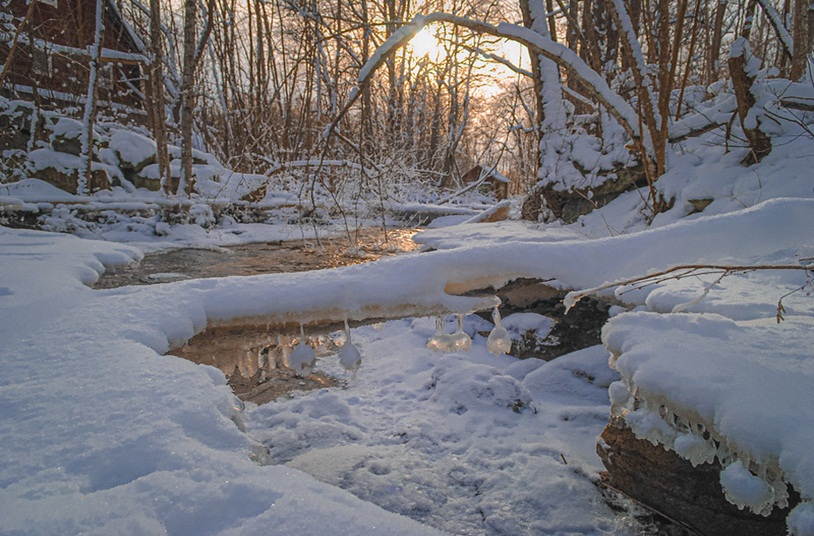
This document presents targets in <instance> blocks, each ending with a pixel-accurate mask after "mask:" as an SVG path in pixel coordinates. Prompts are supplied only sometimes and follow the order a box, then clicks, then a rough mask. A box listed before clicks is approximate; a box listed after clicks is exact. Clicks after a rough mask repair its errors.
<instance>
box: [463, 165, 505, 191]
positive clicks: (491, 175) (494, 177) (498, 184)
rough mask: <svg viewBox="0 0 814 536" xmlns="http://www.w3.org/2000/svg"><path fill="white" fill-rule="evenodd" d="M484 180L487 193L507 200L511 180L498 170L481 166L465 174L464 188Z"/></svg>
mask: <svg viewBox="0 0 814 536" xmlns="http://www.w3.org/2000/svg"><path fill="white" fill-rule="evenodd" d="M480 180H483V186H484V190H485V193H491V194H492V195H493V196H494V197H495V199H506V198H507V197H508V196H509V182H510V181H509V178H508V177H506V176H505V175H503V174H502V173H500V172H499V171H498V170H496V169H487V168H485V167H483V166H481V165H480V164H478V165H476V166H475V167H473V168H472V169H470V170H469V171H467V172H466V173H464V174H463V176H462V177H461V182H462V183H463V186H466V185H468V184H472V183H475V182H477V181H480Z"/></svg>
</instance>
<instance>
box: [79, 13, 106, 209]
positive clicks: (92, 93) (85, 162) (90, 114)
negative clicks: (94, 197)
mask: <svg viewBox="0 0 814 536" xmlns="http://www.w3.org/2000/svg"><path fill="white" fill-rule="evenodd" d="M103 12H104V3H103V2H102V0H96V25H95V33H94V37H93V46H92V48H91V58H90V69H89V73H88V92H87V96H86V100H85V115H84V120H83V125H82V157H81V158H82V170H81V176H80V177H79V179H78V183H77V185H76V193H77V194H79V195H82V194H86V193H88V192H91V193H92V192H94V191H96V190H97V189H99V186H101V185H98V184H95V181H94V180H93V142H94V136H93V130H94V125H95V124H96V93H97V88H98V86H99V84H98V77H99V68H100V67H101V65H100V64H101V60H102V37H103V34H104V29H105V26H104V16H103Z"/></svg>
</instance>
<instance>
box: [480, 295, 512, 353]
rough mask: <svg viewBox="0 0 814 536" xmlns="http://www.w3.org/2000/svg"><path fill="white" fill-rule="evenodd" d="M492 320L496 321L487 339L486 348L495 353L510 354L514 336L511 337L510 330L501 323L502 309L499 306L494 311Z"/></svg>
mask: <svg viewBox="0 0 814 536" xmlns="http://www.w3.org/2000/svg"><path fill="white" fill-rule="evenodd" d="M492 320H494V322H495V327H494V328H493V329H492V331H491V332H489V337H488V338H487V339H486V349H487V350H489V352H491V353H493V354H495V355H501V354H508V353H509V352H510V351H511V350H512V338H511V337H509V332H508V331H506V328H504V327H503V326H502V325H500V311H498V309H497V307H495V309H494V310H493V311H492Z"/></svg>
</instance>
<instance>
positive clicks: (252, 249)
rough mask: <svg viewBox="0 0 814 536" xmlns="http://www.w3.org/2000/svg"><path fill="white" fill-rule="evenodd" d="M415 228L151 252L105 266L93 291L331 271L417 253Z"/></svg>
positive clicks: (366, 230)
mask: <svg viewBox="0 0 814 536" xmlns="http://www.w3.org/2000/svg"><path fill="white" fill-rule="evenodd" d="M417 232H418V229H388V230H387V237H386V239H385V235H384V232H383V231H382V229H381V228H362V229H359V230H358V231H351V235H352V236H353V237H354V239H355V241H356V243H355V244H351V242H350V240H348V237H347V236H345V235H343V236H338V237H328V238H325V237H321V238H320V240H319V243H317V241H316V240H314V239H309V240H289V241H277V242H260V243H251V244H242V245H239V246H230V247H212V248H183V249H172V250H168V251H162V252H159V253H151V254H149V255H146V256H145V257H144V258H143V259H142V260H141V262H140V263H138V264H137V265H133V266H121V267H114V268H110V269H108V270H107V271H105V273H104V274H102V277H100V278H99V280H98V281H97V282H96V284H95V285H94V288H100V289H102V288H116V287H123V286H125V285H149V284H154V283H162V282H167V281H177V280H182V279H199V278H206V277H225V276H231V275H258V274H272V273H283V272H303V271H307V270H319V269H322V268H337V267H339V266H348V265H351V264H360V263H363V262H369V261H372V260H376V259H379V258H381V257H382V256H385V255H395V254H400V253H407V252H411V251H415V250H417V249H418V245H417V244H416V243H415V242H413V236H414V235H415V234H416V233H417Z"/></svg>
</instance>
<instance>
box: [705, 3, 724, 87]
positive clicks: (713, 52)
mask: <svg viewBox="0 0 814 536" xmlns="http://www.w3.org/2000/svg"><path fill="white" fill-rule="evenodd" d="M725 13H726V0H718V5H717V7H716V8H715V20H714V21H713V23H712V43H710V46H709V50H708V51H707V85H709V84H711V83H713V82H715V81H716V80H717V79H718V72H719V71H720V64H719V63H718V58H719V57H720V53H721V37H722V36H721V31H722V29H723V24H724V14H725Z"/></svg>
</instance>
